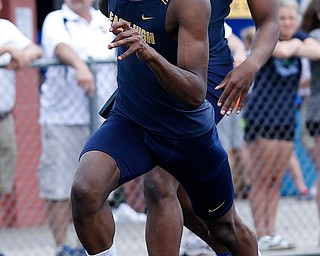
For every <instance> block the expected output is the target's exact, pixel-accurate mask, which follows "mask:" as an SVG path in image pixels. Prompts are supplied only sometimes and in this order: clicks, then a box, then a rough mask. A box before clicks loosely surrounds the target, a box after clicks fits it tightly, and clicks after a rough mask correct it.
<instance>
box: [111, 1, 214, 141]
mask: <svg viewBox="0 0 320 256" xmlns="http://www.w3.org/2000/svg"><path fill="white" fill-rule="evenodd" d="M169 4H170V1H167V0H162V1H161V0H158V1H128V0H110V1H109V18H110V20H111V22H117V21H119V20H121V19H123V20H125V21H128V22H130V25H131V26H132V27H133V28H134V29H136V30H137V31H138V32H139V33H140V34H141V35H142V36H143V37H144V40H145V41H146V42H147V43H148V44H149V45H150V46H151V47H153V48H154V49H155V50H156V51H157V52H158V53H159V54H161V55H162V56H163V57H165V58H166V59H167V60H168V61H169V62H170V63H172V64H174V65H176V64H177V59H176V58H177V57H176V56H177V42H176V41H174V40H173V38H172V36H171V35H169V34H168V33H167V31H166V28H165V20H166V14H167V9H168V6H169ZM126 49H127V48H126V47H120V48H119V49H118V51H119V53H118V54H119V55H120V54H121V53H122V52H124V51H126ZM113 111H115V112H116V113H118V114H120V115H123V116H125V117H127V118H129V119H131V120H133V121H134V122H136V123H138V124H139V125H141V126H143V127H144V128H145V129H146V130H148V131H149V132H152V133H155V134H159V135H162V136H165V137H177V136H179V137H184V138H190V137H194V136H199V135H202V134H204V133H206V132H208V131H209V130H210V129H211V128H212V127H213V124H214V122H213V108H212V106H211V104H210V103H209V102H207V101H205V102H204V103H203V104H202V105H201V106H200V107H199V108H197V109H195V110H190V109H188V108H187V107H186V106H185V105H184V104H183V103H181V102H178V101H177V100H176V99H175V98H174V97H172V96H171V95H170V94H169V93H168V92H167V91H166V90H165V89H164V88H163V87H162V85H161V84H160V82H159V80H158V78H157V77H156V76H155V75H154V73H153V72H152V70H151V69H150V68H149V66H148V65H147V64H146V63H144V62H141V61H140V60H139V59H138V58H137V57H136V55H134V56H130V57H129V58H128V59H125V60H124V61H118V95H117V99H116V103H115V106H114V108H113Z"/></svg>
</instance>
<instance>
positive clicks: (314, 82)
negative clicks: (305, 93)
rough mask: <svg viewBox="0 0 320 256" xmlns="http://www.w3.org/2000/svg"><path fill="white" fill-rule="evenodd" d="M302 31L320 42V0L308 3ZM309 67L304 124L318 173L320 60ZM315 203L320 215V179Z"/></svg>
mask: <svg viewBox="0 0 320 256" xmlns="http://www.w3.org/2000/svg"><path fill="white" fill-rule="evenodd" d="M301 28H302V30H303V31H305V32H307V33H309V35H310V36H312V37H313V38H315V39H316V40H317V41H318V42H319V43H320V1H319V0H312V1H311V2H310V4H309V5H308V7H307V9H306V11H305V13H304V15H303V18H302V23H301ZM310 67H311V94H310V96H309V99H308V101H307V105H306V113H307V114H306V126H307V129H308V131H309V133H310V135H311V136H312V137H313V138H314V145H313V147H312V148H310V151H311V155H312V158H313V160H314V163H315V166H316V168H317V170H318V175H319V173H320V158H319V156H320V108H319V102H320V73H319V72H320V61H319V60H313V61H311V63H310ZM317 205H318V211H319V217H320V179H319V177H318V183H317Z"/></svg>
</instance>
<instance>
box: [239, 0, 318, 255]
mask: <svg viewBox="0 0 320 256" xmlns="http://www.w3.org/2000/svg"><path fill="white" fill-rule="evenodd" d="M279 15H280V38H279V42H278V44H277V46H276V48H275V50H274V52H273V56H272V57H271V58H270V59H269V60H268V62H267V63H266V64H265V66H264V67H262V68H261V70H260V71H259V72H258V74H257V76H256V79H255V81H254V85H253V88H252V92H251V94H250V96H249V97H248V100H247V102H246V104H245V112H244V117H245V119H246V134H245V138H246V141H247V142H248V148H249V151H250V154H251V156H252V157H251V159H252V163H251V166H252V168H251V170H250V172H251V174H250V178H251V191H250V194H249V199H250V204H251V210H252V214H253V219H254V223H255V227H256V231H257V235H258V239H259V240H258V245H259V248H260V249H261V250H275V249H289V248H293V247H295V245H294V243H292V242H290V241H288V240H286V239H284V238H283V237H281V236H280V235H278V234H277V231H276V212H277V207H278V203H279V200H280V186H281V183H282V179H283V176H284V173H285V171H286V169H287V167H288V164H289V159H290V156H291V154H292V152H293V140H294V135H295V110H296V108H295V102H294V101H295V97H296V95H297V90H298V86H299V81H300V76H301V70H302V64H301V57H307V58H309V59H320V44H319V43H318V42H317V41H316V40H315V39H313V38H311V37H309V36H308V35H307V34H306V33H304V32H301V31H298V32H297V29H298V25H299V23H298V18H299V17H298V4H297V2H296V1H295V0H280V7H279Z"/></svg>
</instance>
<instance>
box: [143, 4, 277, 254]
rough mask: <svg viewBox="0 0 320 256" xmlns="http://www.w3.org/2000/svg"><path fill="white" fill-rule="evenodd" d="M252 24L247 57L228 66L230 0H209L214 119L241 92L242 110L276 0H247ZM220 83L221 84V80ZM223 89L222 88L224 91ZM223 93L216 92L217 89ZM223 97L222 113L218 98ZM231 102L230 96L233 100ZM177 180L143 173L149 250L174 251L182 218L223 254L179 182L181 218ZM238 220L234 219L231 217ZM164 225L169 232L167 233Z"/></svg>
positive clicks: (270, 30)
mask: <svg viewBox="0 0 320 256" xmlns="http://www.w3.org/2000/svg"><path fill="white" fill-rule="evenodd" d="M247 2H248V5H249V7H250V11H251V14H252V18H253V20H254V23H255V25H256V31H257V32H256V36H255V41H254V44H253V46H252V50H251V52H250V55H249V56H248V57H247V59H246V60H245V61H244V62H243V63H242V64H240V65H239V66H238V67H236V68H235V69H234V70H232V71H231V72H230V70H231V69H232V63H233V60H232V58H231V55H230V50H229V47H228V44H227V41H226V40H225V35H224V20H225V18H226V17H227V15H228V14H229V11H230V4H231V1H224V0H211V11H212V13H211V19H210V25H209V36H210V37H209V41H210V57H209V70H208V93H207V97H206V98H207V99H208V100H209V101H210V102H211V104H212V106H213V107H214V109H215V123H216V124H217V123H218V122H219V121H220V120H221V118H222V115H221V114H224V113H226V112H228V113H227V114H229V113H230V111H232V107H233V106H234V105H230V101H232V100H234V99H237V98H238V97H239V96H240V97H241V101H240V104H239V105H238V107H237V111H241V109H242V107H243V103H244V100H245V98H246V94H247V92H248V90H249V88H250V86H251V84H252V82H253V78H254V76H255V74H256V72H257V71H258V70H259V68H260V67H261V66H262V65H263V64H264V63H265V62H266V60H267V59H268V58H269V57H270V55H271V53H272V51H273V49H274V46H275V43H276V42H277V39H278V27H279V25H278V17H277V15H278V14H277V13H278V11H277V7H278V3H277V1H276V0H271V2H270V0H259V1H258V0H247ZM219 84H220V85H219ZM218 85H219V87H218V88H219V89H222V88H225V90H224V92H223V90H216V86H218ZM222 92H223V94H222ZM221 94H222V96H221V97H220V95H221ZM219 97H220V102H222V103H223V102H224V103H225V104H224V105H223V106H222V109H221V113H220V108H219V106H218V105H217V101H218V100H219ZM233 103H234V102H233ZM178 186H179V183H178V182H177V181H176V180H175V179H174V178H173V177H172V176H171V175H170V174H168V173H167V172H165V171H164V170H160V168H156V170H153V171H151V172H149V173H147V174H146V175H145V182H144V190H145V198H146V203H147V209H148V218H147V226H146V239H147V248H148V252H149V255H152V256H157V255H159V256H160V255H161V256H162V255H178V253H179V244H180V240H181V234H182V223H183V222H184V225H185V226H186V227H188V228H189V229H190V230H192V231H193V232H194V233H196V234H197V235H198V236H200V237H201V238H202V239H204V240H205V241H206V242H207V243H208V244H209V245H210V246H211V247H212V248H213V249H214V250H215V251H216V253H218V254H219V253H221V255H224V254H223V253H224V252H225V249H224V248H219V247H218V246H217V244H216V243H215V241H213V240H212V239H210V238H209V236H208V233H207V230H206V228H205V227H204V226H203V225H202V224H201V223H200V221H199V220H198V219H197V218H196V216H195V215H194V214H193V211H192V208H191V205H190V202H189V199H188V197H187V196H186V193H185V192H184V190H183V189H182V187H181V186H180V188H179V199H180V203H181V206H182V209H183V216H184V221H183V219H182V214H181V208H180V204H179V202H178V200H177V189H178ZM237 221H240V220H238V219H235V222H236V223H237ZM167 230H170V233H169V234H167Z"/></svg>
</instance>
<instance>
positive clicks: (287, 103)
mask: <svg viewBox="0 0 320 256" xmlns="http://www.w3.org/2000/svg"><path fill="white" fill-rule="evenodd" d="M307 37H308V35H307V34H306V33H304V32H301V31H299V32H297V33H295V35H294V36H293V38H298V39H300V40H301V41H303V40H305V39H306V38H307ZM300 75H301V60H300V58H299V57H290V58H287V59H280V58H276V57H271V58H270V59H269V60H268V61H267V63H266V64H265V65H264V66H263V67H262V68H261V69H260V71H259V72H258V73H257V76H256V78H255V81H254V85H253V87H252V92H251V94H250V95H249V97H248V99H247V102H246V104H245V108H244V117H245V119H246V120H247V121H250V122H253V123H255V124H257V125H267V126H272V125H289V124H291V123H292V122H294V121H295V110H296V105H295V97H296V94H297V90H298V86H299V82H300Z"/></svg>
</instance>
